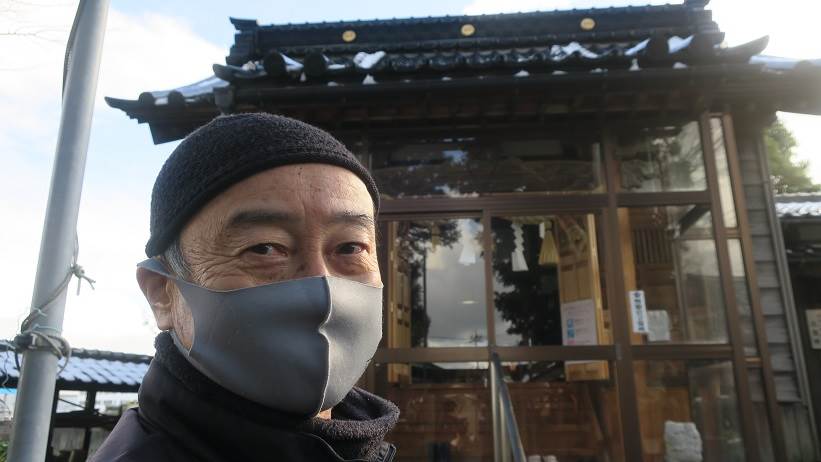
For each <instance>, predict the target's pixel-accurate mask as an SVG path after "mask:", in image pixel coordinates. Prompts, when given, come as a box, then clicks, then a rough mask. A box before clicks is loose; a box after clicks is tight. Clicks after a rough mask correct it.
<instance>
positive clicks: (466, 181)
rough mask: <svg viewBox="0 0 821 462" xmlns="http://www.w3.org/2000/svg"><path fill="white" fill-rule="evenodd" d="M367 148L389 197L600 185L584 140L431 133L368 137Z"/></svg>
mask: <svg viewBox="0 0 821 462" xmlns="http://www.w3.org/2000/svg"><path fill="white" fill-rule="evenodd" d="M355 149H356V147H355ZM360 149H364V148H360ZM368 151H369V156H368V157H369V159H370V165H371V172H372V173H373V175H374V178H375V179H376V182H377V184H378V186H379V190H380V192H381V193H382V194H384V195H385V196H387V197H390V198H400V197H425V196H448V197H470V196H478V195H494V194H505V193H518V192H547V193H551V192H555V193H569V192H575V193H584V192H602V188H603V186H602V185H603V182H602V179H601V154H600V149H599V144H598V143H597V142H591V141H590V140H587V139H581V140H577V139H548V138H544V137H526V136H523V137H518V138H517V137H511V136H509V135H507V136H505V137H498V136H493V135H471V136H461V137H460V136H449V137H443V136H435V135H430V136H420V137H415V138H409V139H402V140H399V141H396V140H394V139H391V140H378V139H377V140H371V142H370V144H369V146H368Z"/></svg>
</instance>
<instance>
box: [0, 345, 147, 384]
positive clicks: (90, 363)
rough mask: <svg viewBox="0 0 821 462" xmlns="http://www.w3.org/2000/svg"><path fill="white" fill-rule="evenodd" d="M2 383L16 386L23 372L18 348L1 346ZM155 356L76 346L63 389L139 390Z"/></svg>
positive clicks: (62, 375)
mask: <svg viewBox="0 0 821 462" xmlns="http://www.w3.org/2000/svg"><path fill="white" fill-rule="evenodd" d="M0 349H2V350H3V351H0V384H4V385H3V386H5V387H12V388H13V387H16V385H17V379H18V378H19V374H20V373H19V371H18V370H17V365H16V362H15V358H14V351H11V350H10V349H8V347H6V346H0ZM150 362H151V356H146V355H137V354H129V353H118V352H113V351H100V350H86V349H83V348H72V350H71V360H70V361H69V362H68V365H67V366H66V368H65V369H63V371H62V372H61V373H60V377H59V381H58V384H59V386H60V388H61V389H63V390H86V389H94V390H100V391H122V392H128V391H137V389H138V388H139V387H140V383H141V382H142V379H143V376H144V375H145V373H146V371H147V370H148V364H149V363H150Z"/></svg>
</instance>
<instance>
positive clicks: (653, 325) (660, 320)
mask: <svg viewBox="0 0 821 462" xmlns="http://www.w3.org/2000/svg"><path fill="white" fill-rule="evenodd" d="M647 325H648V326H649V328H650V330H649V331H648V332H647V340H648V341H650V342H669V341H670V316H669V315H668V314H667V310H650V311H648V312H647Z"/></svg>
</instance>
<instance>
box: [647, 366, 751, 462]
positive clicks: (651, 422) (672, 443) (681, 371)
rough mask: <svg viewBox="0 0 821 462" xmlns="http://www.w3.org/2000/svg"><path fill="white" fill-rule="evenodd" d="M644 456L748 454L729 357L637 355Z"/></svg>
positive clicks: (656, 459) (713, 461)
mask: <svg viewBox="0 0 821 462" xmlns="http://www.w3.org/2000/svg"><path fill="white" fill-rule="evenodd" d="M634 365H635V367H634V369H635V376H636V391H637V393H638V402H639V403H638V404H639V421H640V427H641V439H642V449H643V451H644V461H645V462H663V461H665V460H699V461H700V460H703V461H704V462H733V461H743V460H744V444H743V440H742V436H741V429H740V425H739V416H738V403H737V398H736V392H735V383H734V381H733V367H732V363H731V362H729V361H724V362H718V361H636V362H635V363H634Z"/></svg>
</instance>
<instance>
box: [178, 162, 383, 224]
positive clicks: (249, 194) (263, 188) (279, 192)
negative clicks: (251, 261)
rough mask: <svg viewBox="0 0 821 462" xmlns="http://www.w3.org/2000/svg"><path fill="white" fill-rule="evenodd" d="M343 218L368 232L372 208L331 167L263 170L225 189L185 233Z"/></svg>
mask: <svg viewBox="0 0 821 462" xmlns="http://www.w3.org/2000/svg"><path fill="white" fill-rule="evenodd" d="M346 217H347V218H348V219H349V220H347V221H349V222H351V223H352V224H368V225H369V228H370V229H373V228H374V220H375V217H374V203H373V199H372V198H371V195H370V193H369V192H368V189H367V187H366V186H365V183H364V182H363V181H362V180H361V179H360V178H359V177H358V176H357V175H356V174H354V173H352V172H350V171H349V170H347V169H344V168H341V167H337V166H334V165H328V164H293V165H286V166H281V167H276V168H272V169H269V170H265V171H263V172H260V173H258V174H256V175H253V176H251V177H248V178H246V179H244V180H242V181H240V182H238V183H236V184H234V185H232V186H231V187H229V188H227V189H226V190H225V191H223V192H221V193H220V194H219V195H217V196H216V197H215V198H214V199H212V200H211V201H210V202H209V203H207V204H206V205H205V206H204V207H203V208H202V209H201V210H200V211H199V212H198V213H197V214H196V215H195V216H194V217H193V218H192V220H191V221H190V222H189V224H188V225H187V226H186V228H185V230H188V229H189V228H198V227H206V228H207V230H208V231H210V233H209V234H214V233H217V232H220V231H222V230H223V229H224V228H226V227H238V225H243V226H250V225H253V224H255V223H262V222H265V223H272V222H281V223H283V224H291V225H296V224H298V223H314V224H325V223H328V222H332V221H333V222H339V221H341V219H343V218H346ZM342 221H345V220H342ZM185 230H184V232H183V233H185Z"/></svg>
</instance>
